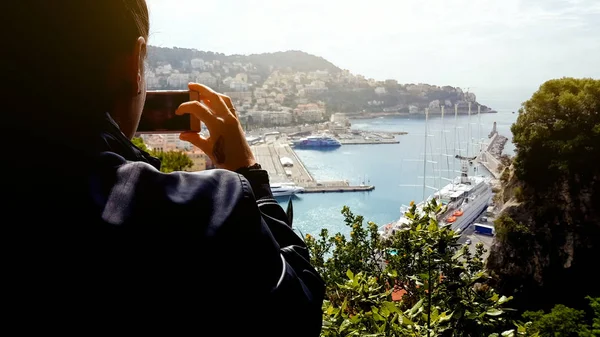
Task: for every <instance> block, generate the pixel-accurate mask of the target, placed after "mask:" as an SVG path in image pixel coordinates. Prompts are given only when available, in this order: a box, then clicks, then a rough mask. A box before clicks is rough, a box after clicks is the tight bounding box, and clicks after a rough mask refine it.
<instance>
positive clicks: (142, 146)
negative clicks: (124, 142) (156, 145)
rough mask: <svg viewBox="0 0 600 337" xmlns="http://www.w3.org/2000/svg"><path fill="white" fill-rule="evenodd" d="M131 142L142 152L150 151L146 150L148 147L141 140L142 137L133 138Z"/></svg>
mask: <svg viewBox="0 0 600 337" xmlns="http://www.w3.org/2000/svg"><path fill="white" fill-rule="evenodd" d="M131 142H132V143H133V145H135V146H137V147H138V148H139V149H140V150H142V151H144V152H149V151H150V150H148V147H147V146H146V144H145V143H144V140H143V139H142V137H133V139H132V140H131Z"/></svg>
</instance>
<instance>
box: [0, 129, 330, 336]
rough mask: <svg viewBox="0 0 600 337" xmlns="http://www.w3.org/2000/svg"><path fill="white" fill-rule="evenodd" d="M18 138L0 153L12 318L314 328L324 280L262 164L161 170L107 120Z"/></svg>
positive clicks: (283, 332) (213, 329)
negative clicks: (65, 132)
mask: <svg viewBox="0 0 600 337" xmlns="http://www.w3.org/2000/svg"><path fill="white" fill-rule="evenodd" d="M23 139H29V140H25V141H24V143H22V144H20V145H21V146H22V147H24V148H21V151H19V150H17V151H14V153H13V152H10V153H9V154H6V155H5V156H4V158H3V162H2V165H3V171H10V173H9V176H7V177H8V178H7V182H6V183H5V184H4V187H5V195H7V196H8V197H9V201H8V202H5V204H4V207H2V208H3V209H4V217H5V219H6V220H5V222H4V224H3V226H4V227H5V231H4V232H5V235H4V240H6V241H5V248H8V247H10V249H8V251H9V256H8V259H7V264H6V265H5V269H4V271H3V275H4V276H3V278H4V280H5V281H8V282H6V283H5V284H6V286H5V289H6V290H8V292H7V293H5V295H6V296H5V299H7V301H6V302H5V303H10V304H8V305H9V306H12V309H11V310H12V311H11V312H12V314H13V315H14V319H16V320H19V319H25V318H26V321H27V322H29V323H31V324H39V325H42V326H44V327H46V328H47V330H45V331H56V330H54V328H55V327H60V329H61V330H59V331H68V330H69V329H74V328H75V327H78V326H81V328H76V329H77V330H78V331H80V332H86V333H88V332H94V331H98V330H100V329H105V328H107V329H127V328H128V329H133V330H119V331H130V332H142V331H144V332H147V331H151V332H152V331H154V332H157V331H158V330H155V329H159V327H160V326H163V325H168V326H169V329H170V331H171V332H174V331H178V330H180V329H184V331H189V332H190V334H198V333H199V334H200V335H213V336H241V335H244V336H317V335H319V332H320V328H321V319H322V312H321V305H322V302H323V296H324V283H323V281H322V279H321V278H320V276H319V275H318V273H317V272H316V271H315V269H314V268H313V267H312V266H311V265H310V263H309V255H308V252H307V249H306V246H305V244H304V242H303V241H302V239H301V238H300V237H298V235H296V233H295V232H294V231H293V230H292V228H291V226H290V224H288V223H287V217H286V214H285V212H284V211H283V209H282V208H281V207H280V206H279V205H278V204H277V202H276V201H275V200H274V199H273V197H272V194H271V191H270V187H269V179H268V175H267V173H266V172H265V171H263V170H254V171H251V172H246V173H244V175H245V176H242V175H240V174H237V173H234V172H230V171H225V170H210V171H205V172H199V173H185V172H177V173H171V174H163V173H161V172H159V170H158V168H159V165H160V163H159V162H158V160H157V159H155V158H152V157H150V156H149V155H148V154H147V153H145V152H143V151H141V150H139V149H138V148H136V147H135V146H133V145H132V144H131V142H130V141H129V140H128V139H126V137H124V135H123V134H122V133H121V132H120V131H119V129H118V127H117V126H116V124H115V123H114V122H113V121H112V119H110V118H107V119H106V120H105V121H104V123H103V126H102V127H101V128H99V129H98V132H92V133H90V134H88V135H86V136H85V137H81V138H78V139H79V142H77V143H76V144H73V143H69V142H70V141H72V140H73V139H75V138H70V139H71V140H69V141H67V140H68V139H69V138H68V137H60V136H58V135H57V137H56V139H59V140H53V139H52V138H49V137H48V135H47V134H46V135H45V136H39V137H37V138H36V135H35V134H32V135H29V136H28V137H23ZM31 139H35V141H31ZM31 147H36V148H31ZM33 322H36V323H33ZM42 322H44V323H42ZM50 327H53V328H50Z"/></svg>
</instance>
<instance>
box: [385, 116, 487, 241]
mask: <svg viewBox="0 0 600 337" xmlns="http://www.w3.org/2000/svg"><path fill="white" fill-rule="evenodd" d="M454 111H455V122H456V117H457V115H458V106H455V110H454ZM479 113H481V110H479ZM425 114H426V118H425V142H427V136H428V135H427V123H428V117H429V116H428V115H429V111H428V109H426V111H425ZM470 115H471V105H470V104H469V116H470ZM442 116H443V112H442ZM469 127H470V125H469ZM469 146H470V144H469ZM425 149H427V144H426V143H425ZM467 152H468V151H467ZM480 153H481V146H480V147H479V153H478V154H477V155H475V156H472V157H469V156H468V154H467V156H462V155H460V154H455V155H454V159H455V160H460V163H461V169H460V176H458V177H456V178H454V179H452V180H451V182H450V183H449V184H447V185H445V186H443V187H442V188H440V189H438V190H437V191H436V192H435V193H433V194H432V195H430V196H429V197H427V198H424V200H423V201H421V202H420V203H418V204H417V205H416V209H417V212H423V209H424V207H425V206H426V205H427V203H429V202H430V201H431V200H432V199H435V200H436V202H437V203H438V204H441V205H442V211H441V212H440V213H439V214H437V215H436V216H437V219H438V223H439V224H440V225H442V226H444V225H448V226H451V228H452V229H453V230H454V231H457V232H459V233H460V232H461V231H463V230H464V229H465V228H466V227H468V226H469V225H470V224H472V223H473V222H474V221H475V219H477V217H478V216H479V215H480V214H481V213H483V211H485V210H486V209H487V207H488V205H489V204H490V202H491V200H492V185H491V178H489V177H486V176H474V175H473V176H470V175H469V171H470V170H469V166H470V165H471V164H472V163H478V157H479V154H480ZM423 160H424V165H423V171H424V174H425V173H426V172H425V171H426V162H427V158H426V157H425V158H424V159H423ZM425 179H426V177H425V176H424V177H423V194H424V195H425V189H426V187H427V186H426V183H425ZM406 211H407V209H406V207H401V213H402V216H401V217H400V219H399V220H398V221H396V222H393V223H390V224H387V225H385V226H383V227H381V228H380V230H379V232H380V234H381V235H382V236H383V237H384V238H385V237H389V236H391V235H393V234H394V233H395V231H397V230H401V229H403V228H406V227H407V226H409V225H410V223H411V221H412V220H410V219H408V218H407V217H406V216H405V215H404V214H405V213H406Z"/></svg>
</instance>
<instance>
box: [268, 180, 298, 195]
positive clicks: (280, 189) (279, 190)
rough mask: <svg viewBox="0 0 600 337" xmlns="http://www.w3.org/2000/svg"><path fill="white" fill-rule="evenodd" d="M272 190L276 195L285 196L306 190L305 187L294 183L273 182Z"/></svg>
mask: <svg viewBox="0 0 600 337" xmlns="http://www.w3.org/2000/svg"><path fill="white" fill-rule="evenodd" d="M271 192H273V196H274V197H285V196H291V195H294V194H297V193H302V192H304V187H300V186H297V185H296V184H294V183H281V184H271Z"/></svg>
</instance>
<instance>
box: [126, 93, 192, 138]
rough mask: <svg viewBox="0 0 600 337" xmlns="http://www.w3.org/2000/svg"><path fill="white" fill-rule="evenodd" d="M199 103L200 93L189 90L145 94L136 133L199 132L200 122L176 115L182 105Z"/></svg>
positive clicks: (186, 116)
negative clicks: (191, 102)
mask: <svg viewBox="0 0 600 337" xmlns="http://www.w3.org/2000/svg"><path fill="white" fill-rule="evenodd" d="M189 101H200V93H198V92H197V91H191V90H157V91H148V92H147V93H146V103H145V104H144V110H143V112H142V118H141V119H140V124H139V125H138V128H137V132H138V133H181V132H185V131H195V132H200V130H201V124H200V120H199V119H198V118H196V117H195V116H193V115H190V114H187V113H186V114H183V115H176V114H175V111H176V110H177V108H179V106H180V105H181V104H182V103H185V102H189Z"/></svg>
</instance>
